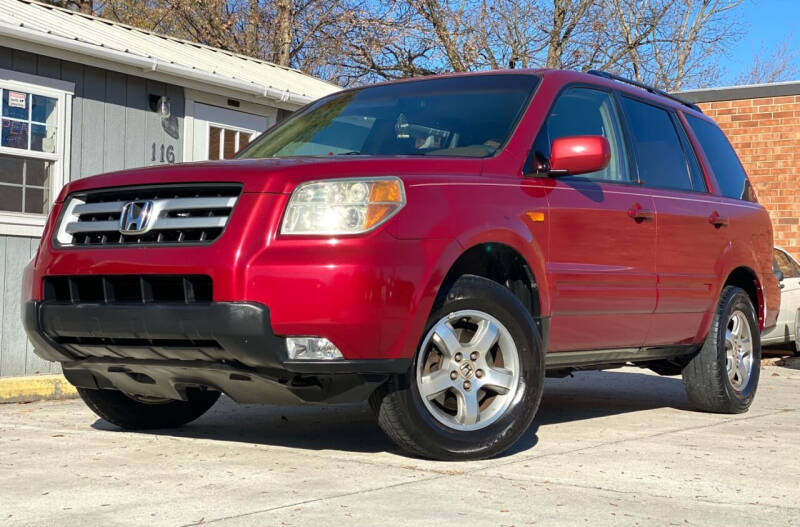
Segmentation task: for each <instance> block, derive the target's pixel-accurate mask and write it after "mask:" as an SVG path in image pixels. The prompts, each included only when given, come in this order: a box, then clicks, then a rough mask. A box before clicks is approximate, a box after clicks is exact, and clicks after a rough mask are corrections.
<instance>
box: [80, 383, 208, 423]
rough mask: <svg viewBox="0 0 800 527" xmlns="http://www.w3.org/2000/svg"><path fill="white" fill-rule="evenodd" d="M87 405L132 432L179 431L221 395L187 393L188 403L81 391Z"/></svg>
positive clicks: (116, 393)
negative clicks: (173, 429)
mask: <svg viewBox="0 0 800 527" xmlns="http://www.w3.org/2000/svg"><path fill="white" fill-rule="evenodd" d="M78 394H79V395H80V396H81V399H83V402H85V403H86V405H87V406H88V407H89V408H91V409H92V411H93V412H94V413H96V414H97V415H98V416H100V417H102V418H103V419H105V420H106V421H108V422H109V423H111V424H115V425H117V426H119V427H120V428H125V429H128V430H148V429H154V428H175V427H178V426H181V425H185V424H186V423H188V422H190V421H194V420H195V419H197V418H198V417H200V416H201V415H203V414H204V413H206V412H207V411H208V410H209V409H210V408H211V407H212V406H214V403H215V402H217V399H219V396H220V393H219V392H212V391H207V390H193V389H191V390H187V398H188V400H186V401H174V400H171V399H154V398H144V397H136V396H129V395H125V394H124V393H122V392H120V391H117V390H90V389H87V388H78Z"/></svg>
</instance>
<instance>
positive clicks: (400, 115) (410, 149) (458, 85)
mask: <svg viewBox="0 0 800 527" xmlns="http://www.w3.org/2000/svg"><path fill="white" fill-rule="evenodd" d="M537 83H538V77H535V76H533V75H483V76H474V77H453V78H444V79H429V80H419V81H412V82H403V83H397V84H387V85H384V86H372V87H367V88H362V89H358V90H351V91H346V92H343V93H340V94H335V95H332V96H330V97H326V98H324V99H322V100H321V101H319V102H317V103H314V104H312V105H311V106H309V107H308V108H306V109H305V110H303V111H302V112H299V113H297V114H294V115H292V116H291V117H290V118H288V119H287V120H285V121H283V122H282V123H281V124H280V125H278V126H277V127H276V128H274V129H273V130H272V131H270V132H269V133H267V134H264V135H262V136H261V137H260V138H258V139H257V140H256V141H254V142H253V143H252V144H251V145H250V147H249V148H247V149H246V150H244V151H242V152H241V153H240V154H239V155H238V156H237V157H240V158H254V157H259V158H260V157H292V156H332V155H352V154H363V155H380V156H387V155H388V156H393V155H425V156H460V157H487V156H491V155H493V154H494V153H496V152H497V151H498V150H500V148H502V146H503V145H504V144H505V143H506V141H507V140H508V139H509V137H510V136H511V132H512V131H513V129H514V126H515V124H516V122H517V121H518V119H519V117H520V116H521V115H522V113H523V112H524V110H525V107H526V105H527V102H528V100H529V99H530V97H531V94H532V93H533V90H534V88H535V87H536V84H537Z"/></svg>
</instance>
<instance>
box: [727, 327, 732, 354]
mask: <svg viewBox="0 0 800 527" xmlns="http://www.w3.org/2000/svg"><path fill="white" fill-rule="evenodd" d="M725 349H727V350H731V349H733V333H731V330H730V329H726V330H725Z"/></svg>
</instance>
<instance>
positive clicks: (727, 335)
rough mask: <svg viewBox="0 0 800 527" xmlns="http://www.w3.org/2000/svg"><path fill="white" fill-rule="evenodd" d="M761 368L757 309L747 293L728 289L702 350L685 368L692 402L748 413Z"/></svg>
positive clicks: (719, 410)
mask: <svg viewBox="0 0 800 527" xmlns="http://www.w3.org/2000/svg"><path fill="white" fill-rule="evenodd" d="M760 367H761V339H760V335H759V329H758V322H757V320H756V311H755V308H754V307H753V304H752V302H751V301H750V297H749V296H748V295H747V293H745V292H744V290H742V289H740V288H738V287H733V286H728V287H725V289H723V290H722V295H721V296H720V300H719V303H718V304H717V312H716V313H715V315H714V320H713V322H712V324H711V329H710V330H709V332H708V336H707V337H706V341H705V343H704V344H703V347H702V348H701V350H700V351H699V352H698V353H697V355H695V356H694V357H693V358H692V360H691V361H690V362H689V364H687V365H686V367H685V368H684V369H683V382H684V385H685V386H686V393H687V395H688V396H689V402H690V403H691V404H692V405H693V406H694V407H695V408H697V409H698V410H702V411H706V412H716V413H726V414H735V413H743V412H746V411H747V409H748V408H750V404H751V403H752V402H753V398H754V397H755V394H756V388H757V387H758V377H759V372H760Z"/></svg>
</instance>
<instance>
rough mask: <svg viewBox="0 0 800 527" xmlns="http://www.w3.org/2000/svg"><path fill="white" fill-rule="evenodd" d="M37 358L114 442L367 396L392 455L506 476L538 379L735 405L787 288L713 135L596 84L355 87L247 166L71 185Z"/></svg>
mask: <svg viewBox="0 0 800 527" xmlns="http://www.w3.org/2000/svg"><path fill="white" fill-rule="evenodd" d="M24 283H25V286H24V288H25V289H24V302H25V306H24V310H23V311H24V322H25V326H26V328H27V331H28V334H29V336H30V339H31V340H32V342H33V343H34V346H35V348H36V351H37V353H38V354H39V355H40V356H41V357H43V358H45V359H49V360H53V361H59V362H61V364H62V366H63V371H64V375H65V376H66V377H67V379H69V381H70V382H71V383H73V384H74V385H75V386H77V387H78V389H79V392H80V395H81V396H82V397H83V399H84V400H85V401H86V403H87V404H88V405H89V406H90V407H91V408H92V410H94V411H95V412H96V413H97V414H98V415H99V416H101V417H102V418H104V419H106V420H108V421H110V422H112V423H114V424H116V425H119V426H121V427H123V428H131V429H141V428H164V427H174V426H178V425H181V424H184V423H187V422H189V421H191V420H193V419H195V418H197V417H199V416H200V415H202V414H203V413H204V412H205V411H207V410H208V409H209V408H210V407H211V406H212V405H213V404H214V402H215V401H216V399H217V398H218V397H219V395H220V393H225V394H227V395H228V396H230V397H231V398H232V399H234V400H235V401H239V402H247V403H253V402H263V403H281V404H284V403H294V402H311V403H320V402H324V403H344V402H358V401H364V400H367V399H369V401H370V403H371V405H372V407H373V409H374V410H375V412H376V414H377V417H378V422H379V423H380V426H381V427H382V428H383V430H385V431H386V433H387V434H388V435H389V436H391V438H392V439H393V440H394V441H396V442H397V443H398V444H399V445H400V446H401V447H402V448H404V449H405V450H407V451H408V452H410V453H412V454H416V455H420V456H427V457H431V458H438V459H474V458H483V457H488V456H493V455H497V454H499V453H501V452H503V451H504V450H505V449H507V448H508V447H509V446H511V445H512V444H513V443H514V442H515V441H517V439H518V438H519V437H520V436H521V435H522V434H523V433H524V432H525V430H527V428H528V426H529V425H530V424H531V421H532V420H533V418H534V415H535V413H536V410H537V407H538V405H539V401H540V399H541V394H542V386H543V383H544V377H545V375H556V376H558V375H566V374H568V373H569V372H570V371H573V370H585V369H603V368H612V367H618V366H622V365H625V364H628V365H630V364H634V365H638V366H642V367H646V368H650V369H653V370H655V371H656V372H658V373H661V374H665V375H677V374H679V373H682V374H683V379H684V382H685V384H686V390H687V393H688V397H689V400H690V401H691V402H692V403H693V404H694V406H695V407H697V408H699V409H702V410H706V411H712V412H726V413H733V412H744V411H746V410H747V408H748V406H749V405H750V403H751V401H752V400H753V396H754V394H755V391H756V385H757V383H758V376H759V358H760V346H759V335H760V332H761V331H762V330H763V329H765V328H766V327H770V326H773V325H774V324H775V321H776V316H777V313H778V308H779V301H780V300H779V288H778V282H777V279H776V277H775V276H774V275H773V273H772V230H771V225H770V220H769V218H768V216H767V213H766V211H765V210H764V208H763V207H761V206H760V205H759V204H758V203H757V202H756V200H755V197H754V195H753V192H752V189H751V187H750V185H749V183H748V180H747V177H746V175H745V173H744V170H743V169H742V166H741V164H740V163H739V161H738V159H737V157H736V155H735V154H734V152H733V150H732V148H731V146H730V144H729V143H728V141H727V140H726V138H725V136H724V134H723V133H722V132H721V131H720V129H719V128H718V127H717V126H716V125H715V124H714V123H713V122H712V121H711V120H710V119H709V118H707V117H705V116H703V114H702V113H701V112H700V111H699V110H698V109H697V108H696V107H695V106H693V105H691V104H687V103H684V102H682V101H680V100H679V99H676V98H674V97H672V96H669V95H667V94H665V93H663V92H660V91H658V90H655V89H653V88H649V87H647V86H644V85H639V84H636V83H632V82H631V81H625V80H624V79H621V78H618V77H614V76H612V75H609V74H605V73H602V72H592V73H589V74H584V73H575V72H565V71H510V72H492V73H481V74H470V75H454V76H445V77H432V78H425V79H414V80H408V81H402V82H394V83H388V84H382V85H376V86H369V87H364V88H355V89H350V90H345V91H342V92H339V93H336V94H334V95H331V96H328V97H326V98H324V99H321V100H319V101H317V102H315V103H313V104H311V105H309V106H307V107H306V108H305V109H303V110H301V111H299V112H298V113H296V114H295V115H293V116H292V117H291V118H289V119H287V120H286V121H284V122H282V123H280V124H279V125H277V126H275V127H274V128H272V129H271V130H269V131H268V132H266V133H265V134H264V135H262V136H261V137H260V138H258V139H257V140H256V141H254V142H253V143H252V144H250V145H249V146H248V147H247V148H245V149H244V150H243V151H242V152H240V153H239V154H238V156H237V159H236V160H233V161H223V162H209V163H196V164H186V165H178V166H164V167H153V168H147V169H137V170H128V171H124V172H118V173H114V174H108V175H102V176H97V177H92V178H87V179H82V180H78V181H74V182H72V183H70V184H69V185H67V187H66V188H64V190H63V191H62V192H61V194H60V196H59V197H58V199H57V200H56V203H55V206H54V207H53V211H52V213H51V215H50V219H49V221H48V223H47V227H46V230H45V235H44V237H43V238H42V242H41V245H40V247H39V251H38V253H37V255H36V258H35V260H34V261H33V262H32V263H31V264H30V265H29V267H28V268H27V269H26V273H25V280H24Z"/></svg>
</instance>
